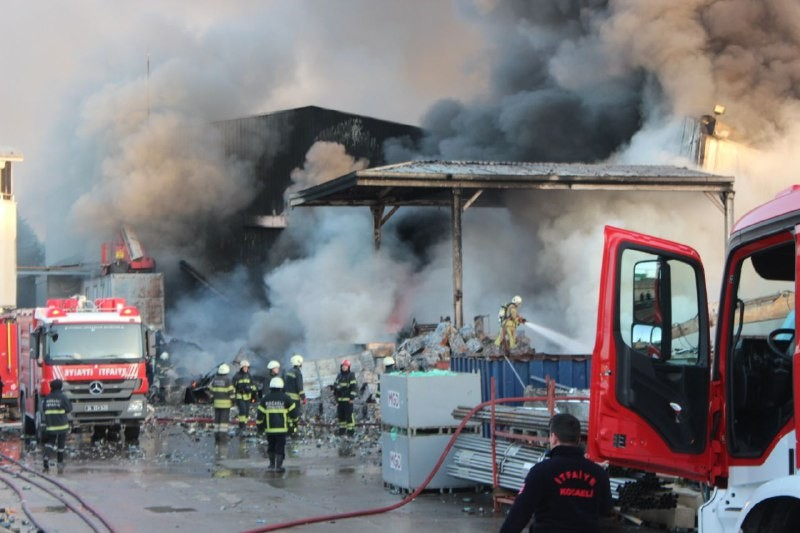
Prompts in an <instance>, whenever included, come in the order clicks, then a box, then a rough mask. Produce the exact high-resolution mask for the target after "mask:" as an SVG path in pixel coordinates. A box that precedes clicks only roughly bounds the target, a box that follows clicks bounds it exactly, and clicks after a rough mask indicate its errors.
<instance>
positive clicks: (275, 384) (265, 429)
mask: <svg viewBox="0 0 800 533" xmlns="http://www.w3.org/2000/svg"><path fill="white" fill-rule="evenodd" d="M283 388H284V383H283V379H281V378H279V377H274V378H272V379H270V380H269V392H268V393H267V394H265V395H264V397H262V398H261V401H260V402H259V404H258V411H257V413H256V427H257V428H258V431H259V433H262V434H265V435H266V436H267V457H269V470H272V471H275V472H284V471H285V469H284V468H283V459H284V457H286V435H287V434H288V433H289V431H290V428H291V427H292V426H294V425H295V424H296V421H297V409H296V408H295V402H294V401H292V399H291V398H289V396H288V395H287V394H286V393H285V392H283Z"/></svg>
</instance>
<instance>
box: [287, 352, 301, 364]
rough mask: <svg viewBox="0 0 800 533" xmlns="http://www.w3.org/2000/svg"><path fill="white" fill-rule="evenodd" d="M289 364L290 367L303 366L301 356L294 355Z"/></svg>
mask: <svg viewBox="0 0 800 533" xmlns="http://www.w3.org/2000/svg"><path fill="white" fill-rule="evenodd" d="M289 362H290V363H292V366H303V356H302V355H300V354H299V353H296V354H294V355H293V356H292V358H291V359H289Z"/></svg>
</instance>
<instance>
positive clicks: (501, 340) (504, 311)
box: [494, 296, 527, 353]
mask: <svg viewBox="0 0 800 533" xmlns="http://www.w3.org/2000/svg"><path fill="white" fill-rule="evenodd" d="M521 305H522V297H520V296H514V297H513V298H512V299H511V302H509V303H507V304H506V305H504V306H502V307H500V314H499V316H498V318H499V319H500V333H499V334H498V335H497V338H496V339H495V340H494V343H495V345H496V346H500V347H501V348H502V349H503V351H505V352H506V353H508V352H510V351H511V350H513V349H514V348H516V346H517V326H519V325H520V324H524V323H525V322H527V320H525V319H524V318H522V316H520V314H519V307H520V306H521Z"/></svg>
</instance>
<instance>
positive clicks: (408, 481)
mask: <svg viewBox="0 0 800 533" xmlns="http://www.w3.org/2000/svg"><path fill="white" fill-rule="evenodd" d="M380 383H381V385H380V387H381V419H382V424H383V433H382V435H381V449H382V452H383V453H382V463H383V482H384V485H385V486H387V487H389V488H393V489H399V490H404V491H413V490H416V489H417V488H419V487H420V486H422V484H423V482H424V481H425V479H427V477H428V475H429V474H430V473H431V471H432V470H433V467H434V466H435V465H436V462H437V461H438V460H439V457H441V455H442V453H444V450H445V448H446V447H447V444H448V443H449V442H450V439H451V438H452V436H453V433H454V432H455V429H456V428H457V427H458V425H459V423H460V420H456V419H455V418H453V414H452V413H453V410H454V409H455V408H456V407H458V406H460V405H477V404H479V403H480V402H481V383H480V375H479V374H464V373H456V372H451V371H432V372H411V373H402V374H384V375H382V376H381V380H380ZM475 427H476V426H474V425H473V426H471V427H470V430H471V431H474V430H475ZM452 455H453V450H452V449H451V451H450V453H448V456H447V459H446V460H445V462H444V463H443V464H442V467H441V468H440V469H439V471H438V472H437V473H436V475H435V476H434V477H433V479H431V481H430V483H429V484H428V485H427V486H426V488H427V489H454V488H462V487H470V486H474V485H475V484H476V483H475V482H473V481H469V480H464V479H458V478H455V477H453V476H450V475H449V474H448V473H447V466H448V464H449V463H450V462H452Z"/></svg>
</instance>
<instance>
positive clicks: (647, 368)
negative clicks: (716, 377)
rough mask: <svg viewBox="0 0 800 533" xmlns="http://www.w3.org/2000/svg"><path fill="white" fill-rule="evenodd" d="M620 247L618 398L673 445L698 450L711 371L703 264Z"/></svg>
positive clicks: (702, 437)
mask: <svg viewBox="0 0 800 533" xmlns="http://www.w3.org/2000/svg"><path fill="white" fill-rule="evenodd" d="M621 253H622V257H621V258H620V261H619V265H620V272H619V278H618V291H619V292H618V298H619V301H618V306H619V314H618V320H619V330H618V332H619V339H618V340H617V350H616V353H617V391H616V392H617V399H618V400H619V402H620V403H621V404H622V405H624V406H626V407H628V408H630V409H631V410H632V411H634V412H636V413H637V414H639V415H640V416H641V417H642V418H643V419H644V420H646V421H647V422H648V424H649V425H650V426H652V427H653V428H654V429H655V430H656V431H658V433H659V434H660V436H661V437H662V438H663V440H664V442H665V443H666V444H667V445H668V446H669V447H670V448H671V449H672V450H673V451H676V452H681V453H701V452H702V451H703V449H704V447H705V440H706V434H705V433H706V432H705V427H706V425H705V422H706V415H707V412H708V379H709V368H708V351H709V350H708V346H709V343H708V323H707V316H708V313H707V310H706V306H705V305H706V304H705V301H702V302H701V301H700V298H699V296H698V295H699V294H705V292H704V288H703V287H704V280H703V272H702V268H701V267H700V265H699V264H694V263H690V262H687V260H685V259H678V258H674V257H668V256H664V255H659V254H656V253H652V252H649V251H645V250H637V249H632V248H625V249H623V250H622V252H621Z"/></svg>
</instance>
